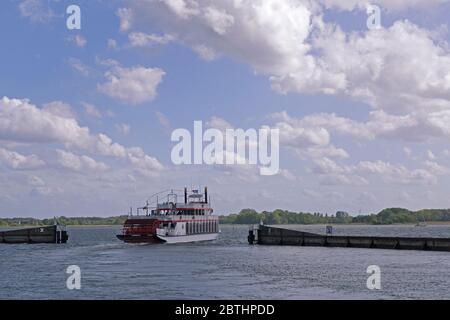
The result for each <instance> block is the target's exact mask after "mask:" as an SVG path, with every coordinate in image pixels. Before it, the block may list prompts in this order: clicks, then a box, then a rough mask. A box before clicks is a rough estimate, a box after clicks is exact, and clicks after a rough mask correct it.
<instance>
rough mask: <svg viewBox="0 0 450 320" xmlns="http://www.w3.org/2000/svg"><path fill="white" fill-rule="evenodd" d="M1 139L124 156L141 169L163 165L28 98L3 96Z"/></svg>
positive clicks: (0, 104) (153, 171) (0, 101)
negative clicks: (40, 106)
mask: <svg viewBox="0 0 450 320" xmlns="http://www.w3.org/2000/svg"><path fill="white" fill-rule="evenodd" d="M0 140H6V141H14V142H27V143H40V144H44V143H47V144H51V143H61V144H63V145H64V146H65V147H66V148H76V149H80V150H86V151H88V152H90V153H92V154H96V155H101V156H107V157H113V158H118V159H125V160H127V161H128V162H129V163H131V164H132V165H135V166H136V167H137V168H139V169H140V170H146V171H150V172H151V174H157V173H158V172H159V171H161V170H164V166H163V165H162V164H161V163H160V162H159V161H158V160H157V159H156V158H154V157H151V156H149V155H147V154H145V152H144V151H143V150H142V149H141V148H138V147H132V148H126V147H124V146H122V145H120V144H118V143H115V142H113V141H112V140H111V138H109V137H108V136H107V135H105V134H102V133H99V134H92V133H91V132H90V130H89V128H87V127H81V126H80V125H79V124H78V122H77V121H76V120H75V119H69V118H64V117H61V116H58V115H55V114H53V113H50V112H47V111H44V110H42V109H39V108H38V107H36V106H35V105H33V104H31V103H30V101H29V100H19V99H10V98H8V97H3V98H1V99H0Z"/></svg>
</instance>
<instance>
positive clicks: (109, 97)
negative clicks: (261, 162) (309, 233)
mask: <svg viewBox="0 0 450 320" xmlns="http://www.w3.org/2000/svg"><path fill="white" fill-rule="evenodd" d="M71 4H77V5H79V6H80V8H81V13H82V15H81V21H82V28H81V30H68V29H67V28H66V18H67V15H66V13H65V11H66V8H67V6H69V5H71ZM373 4H377V5H379V6H380V8H381V10H382V11H381V17H382V26H381V29H379V30H369V29H368V28H367V26H366V20H367V14H366V12H365V6H366V5H367V3H366V1H362V0H361V1H360V0H352V1H347V2H345V1H335V2H331V1H327V0H321V1H305V0H283V1H278V2H274V1H271V0H258V1H254V2H250V1H235V2H232V1H225V0H223V1H222V0H220V1H209V0H202V1H200V0H198V1H197V0H195V1H194V0H191V1H187V0H179V1H174V0H166V1H118V0H117V1H100V0H98V1H64V0H61V1H55V0H8V1H3V2H2V4H1V9H2V10H1V11H0V39H1V43H2V49H1V50H0V99H2V100H1V102H0V117H1V118H0V192H1V193H0V217H9V216H37V217H49V216H53V215H68V216H74V215H99V216H110V215H118V214H123V213H124V212H126V211H127V210H128V208H129V207H130V206H136V205H140V204H141V202H144V201H145V199H146V197H147V196H148V195H150V194H153V193H155V192H157V191H159V190H162V189H167V188H178V189H179V188H181V187H183V186H185V185H188V186H189V185H191V184H194V185H202V186H204V185H208V186H209V187H210V190H211V194H212V197H213V200H214V204H215V207H216V212H217V213H219V214H227V213H232V212H238V211H239V210H240V209H242V208H245V207H252V208H256V209H258V210H272V209H276V208H282V209H291V210H296V211H314V212H316V211H317V212H323V213H325V212H327V213H334V212H335V211H338V210H347V211H349V212H351V213H352V214H356V213H358V212H362V213H371V212H377V211H378V210H380V209H382V208H384V207H389V206H401V207H408V208H411V209H418V208H424V207H440V208H441V207H448V206H449V205H448V199H447V198H448V197H447V195H446V190H448V187H449V174H450V167H449V159H450V151H449V150H450V146H449V145H448V138H449V136H450V125H449V124H448V123H450V122H449V121H446V120H447V119H448V120H450V49H449V45H448V41H449V35H448V30H447V28H448V22H447V20H448V17H447V16H446V12H449V11H450V10H449V9H450V3H449V2H448V1H445V0H435V1H421V0H416V1H414V5H411V2H408V1H397V2H395V3H394V4H391V3H390V2H388V1H383V0H380V1H373ZM133 39H134V41H133ZM112 79H115V80H117V81H118V84H117V83H115V82H114V81H115V80H112ZM195 120H202V121H203V122H204V123H205V124H207V126H209V127H213V128H214V127H220V128H223V127H224V126H228V127H235V128H243V129H248V128H260V127H261V126H265V125H267V126H269V127H272V128H278V129H280V136H281V140H280V147H281V149H280V165H281V171H280V174H278V175H276V176H271V177H264V176H260V175H259V174H258V172H259V171H258V170H257V168H256V167H252V166H243V167H240V166H231V167H230V166H213V167H210V166H206V165H203V166H188V165H186V166H181V167H177V166H175V165H173V164H172V162H171V159H170V152H171V148H172V147H173V145H174V143H172V142H171V141H170V135H171V132H172V131H173V130H174V129H176V128H187V129H189V130H192V128H193V122H194V121H195ZM105 137H107V138H105Z"/></svg>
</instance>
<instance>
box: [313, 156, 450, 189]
mask: <svg viewBox="0 0 450 320" xmlns="http://www.w3.org/2000/svg"><path fill="white" fill-rule="evenodd" d="M313 163H314V166H313V167H312V169H311V170H312V172H313V173H315V174H318V175H319V176H321V178H322V179H323V180H325V181H334V182H336V183H335V184H338V183H337V182H339V181H340V183H339V184H355V183H354V182H353V183H351V181H360V182H366V183H367V181H368V180H367V179H368V178H369V177H370V178H372V179H377V178H378V179H381V180H382V181H383V182H385V183H388V184H408V185H409V184H435V183H436V182H437V176H438V175H442V174H444V173H448V169H446V168H445V167H443V166H440V165H438V164H436V163H433V162H427V163H425V166H424V167H423V168H419V169H408V168H407V167H405V166H404V165H402V164H392V163H390V162H385V161H381V160H377V161H360V162H358V163H357V164H355V165H342V164H338V163H336V162H335V161H333V160H331V159H328V158H322V159H315V160H314V161H313Z"/></svg>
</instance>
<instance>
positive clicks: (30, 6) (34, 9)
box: [19, 0, 56, 22]
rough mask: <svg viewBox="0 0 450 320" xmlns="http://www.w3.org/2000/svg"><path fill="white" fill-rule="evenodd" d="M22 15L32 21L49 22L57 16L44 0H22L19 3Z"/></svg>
mask: <svg viewBox="0 0 450 320" xmlns="http://www.w3.org/2000/svg"><path fill="white" fill-rule="evenodd" d="M19 11H20V14H21V15H22V17H25V18H28V19H30V21H32V22H49V21H50V20H52V19H53V18H55V17H56V15H55V13H54V12H53V10H52V9H51V8H50V7H49V6H48V5H47V4H46V3H45V2H44V1H43V0H22V1H21V2H20V3H19Z"/></svg>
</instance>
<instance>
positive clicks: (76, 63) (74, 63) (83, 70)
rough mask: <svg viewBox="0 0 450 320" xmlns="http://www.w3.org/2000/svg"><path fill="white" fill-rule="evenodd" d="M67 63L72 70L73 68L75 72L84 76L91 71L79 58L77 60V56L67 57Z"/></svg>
mask: <svg viewBox="0 0 450 320" xmlns="http://www.w3.org/2000/svg"><path fill="white" fill-rule="evenodd" d="M67 63H68V64H69V66H70V67H71V68H72V69H73V70H75V71H76V72H78V73H79V74H81V75H83V76H85V77H88V76H89V75H91V73H92V70H91V68H89V67H88V66H86V65H85V64H84V63H83V62H81V60H79V59H77V58H69V59H68V60H67Z"/></svg>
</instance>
